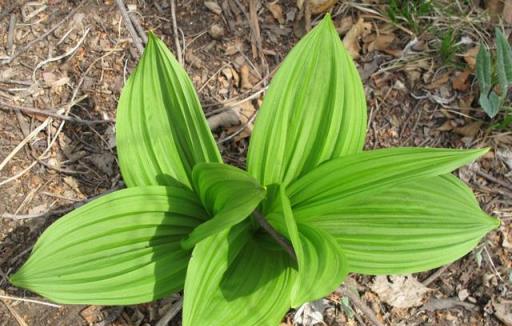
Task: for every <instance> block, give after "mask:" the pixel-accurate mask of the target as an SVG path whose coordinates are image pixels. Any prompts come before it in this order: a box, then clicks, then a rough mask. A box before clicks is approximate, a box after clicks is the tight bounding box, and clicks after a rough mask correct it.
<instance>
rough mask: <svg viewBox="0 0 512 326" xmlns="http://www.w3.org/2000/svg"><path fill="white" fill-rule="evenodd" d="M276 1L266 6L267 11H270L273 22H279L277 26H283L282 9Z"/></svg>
mask: <svg viewBox="0 0 512 326" xmlns="http://www.w3.org/2000/svg"><path fill="white" fill-rule="evenodd" d="M277 2H278V1H277V0H276V1H274V2H271V3H269V4H267V9H268V10H269V11H270V13H271V14H272V16H273V17H274V19H275V20H277V21H278V22H279V24H284V23H285V20H284V15H283V7H281V5H279V4H278V3H277Z"/></svg>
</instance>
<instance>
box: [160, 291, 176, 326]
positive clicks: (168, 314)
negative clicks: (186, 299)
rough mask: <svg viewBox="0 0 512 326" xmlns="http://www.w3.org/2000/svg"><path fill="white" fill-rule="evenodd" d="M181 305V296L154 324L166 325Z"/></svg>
mask: <svg viewBox="0 0 512 326" xmlns="http://www.w3.org/2000/svg"><path fill="white" fill-rule="evenodd" d="M182 307H183V298H180V299H179V300H178V301H176V302H175V303H174V304H173V305H172V307H171V308H170V309H169V310H168V311H167V312H166V313H165V315H164V316H163V317H162V319H160V320H159V321H158V322H157V323H156V325H155V326H167V324H169V322H170V321H171V320H172V319H173V318H174V317H175V316H176V315H177V314H178V312H179V311H180V310H181V308H182Z"/></svg>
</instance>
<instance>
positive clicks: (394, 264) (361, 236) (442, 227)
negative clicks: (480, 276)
mask: <svg viewBox="0 0 512 326" xmlns="http://www.w3.org/2000/svg"><path fill="white" fill-rule="evenodd" d="M303 222H304V223H308V225H311V226H313V227H318V228H321V229H323V230H324V231H325V232H328V233H330V234H331V235H333V236H334V237H335V239H336V240H337V242H338V245H339V247H340V248H341V250H342V251H343V253H344V255H345V257H346V258H347V261H348V264H349V269H350V271H351V272H357V273H362V274H370V275H375V274H399V273H413V272H420V271H425V270H429V269H432V268H435V267H439V266H441V265H444V264H447V263H450V262H452V261H454V260H456V259H458V258H459V257H462V256H463V255H465V254H466V253H468V252H469V251H471V249H472V248H474V246H476V245H477V244H478V242H479V240H480V239H481V238H482V237H483V236H484V235H485V234H486V233H487V232H488V231H489V230H491V229H493V228H496V227H497V226H498V225H499V221H498V220H497V219H494V218H491V217H489V216H487V215H486V214H485V213H484V212H482V211H481V209H480V207H479V205H478V202H477V201H476V199H475V198H474V195H473V193H472V192H471V190H470V189H469V188H468V187H467V186H466V185H465V184H463V183H462V182H461V181H460V180H458V179H457V178H456V177H454V176H453V175H444V176H437V177H429V178H423V179H420V180H415V181H412V182H407V183H402V184H399V185H396V186H393V187H391V188H388V189H386V190H384V191H382V192H379V193H377V194H372V195H371V196H365V197H364V198H360V199H358V200H347V201H344V202H342V203H339V204H337V205H333V206H332V207H331V209H325V210H324V209H319V210H318V212H317V213H316V214H312V215H310V217H309V218H307V219H304V221H303Z"/></svg>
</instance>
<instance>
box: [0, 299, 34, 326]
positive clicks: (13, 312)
mask: <svg viewBox="0 0 512 326" xmlns="http://www.w3.org/2000/svg"><path fill="white" fill-rule="evenodd" d="M2 303H3V304H4V305H5V307H6V308H7V310H9V312H10V313H11V315H12V316H13V317H14V319H16V322H17V323H18V325H20V326H28V324H27V322H26V321H25V320H24V319H23V318H21V316H20V315H19V314H18V312H17V311H16V310H15V309H14V308H13V307H11V305H10V304H8V303H7V302H5V301H2Z"/></svg>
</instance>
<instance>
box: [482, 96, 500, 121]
mask: <svg viewBox="0 0 512 326" xmlns="http://www.w3.org/2000/svg"><path fill="white" fill-rule="evenodd" d="M478 103H479V104H480V106H481V107H482V108H483V109H484V111H485V113H487V115H488V116H489V118H494V117H495V116H496V114H498V112H499V111H500V107H501V103H502V101H501V99H500V97H499V96H498V94H496V92H494V91H491V93H490V94H489V95H488V96H486V95H484V94H480V98H479V99H478Z"/></svg>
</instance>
